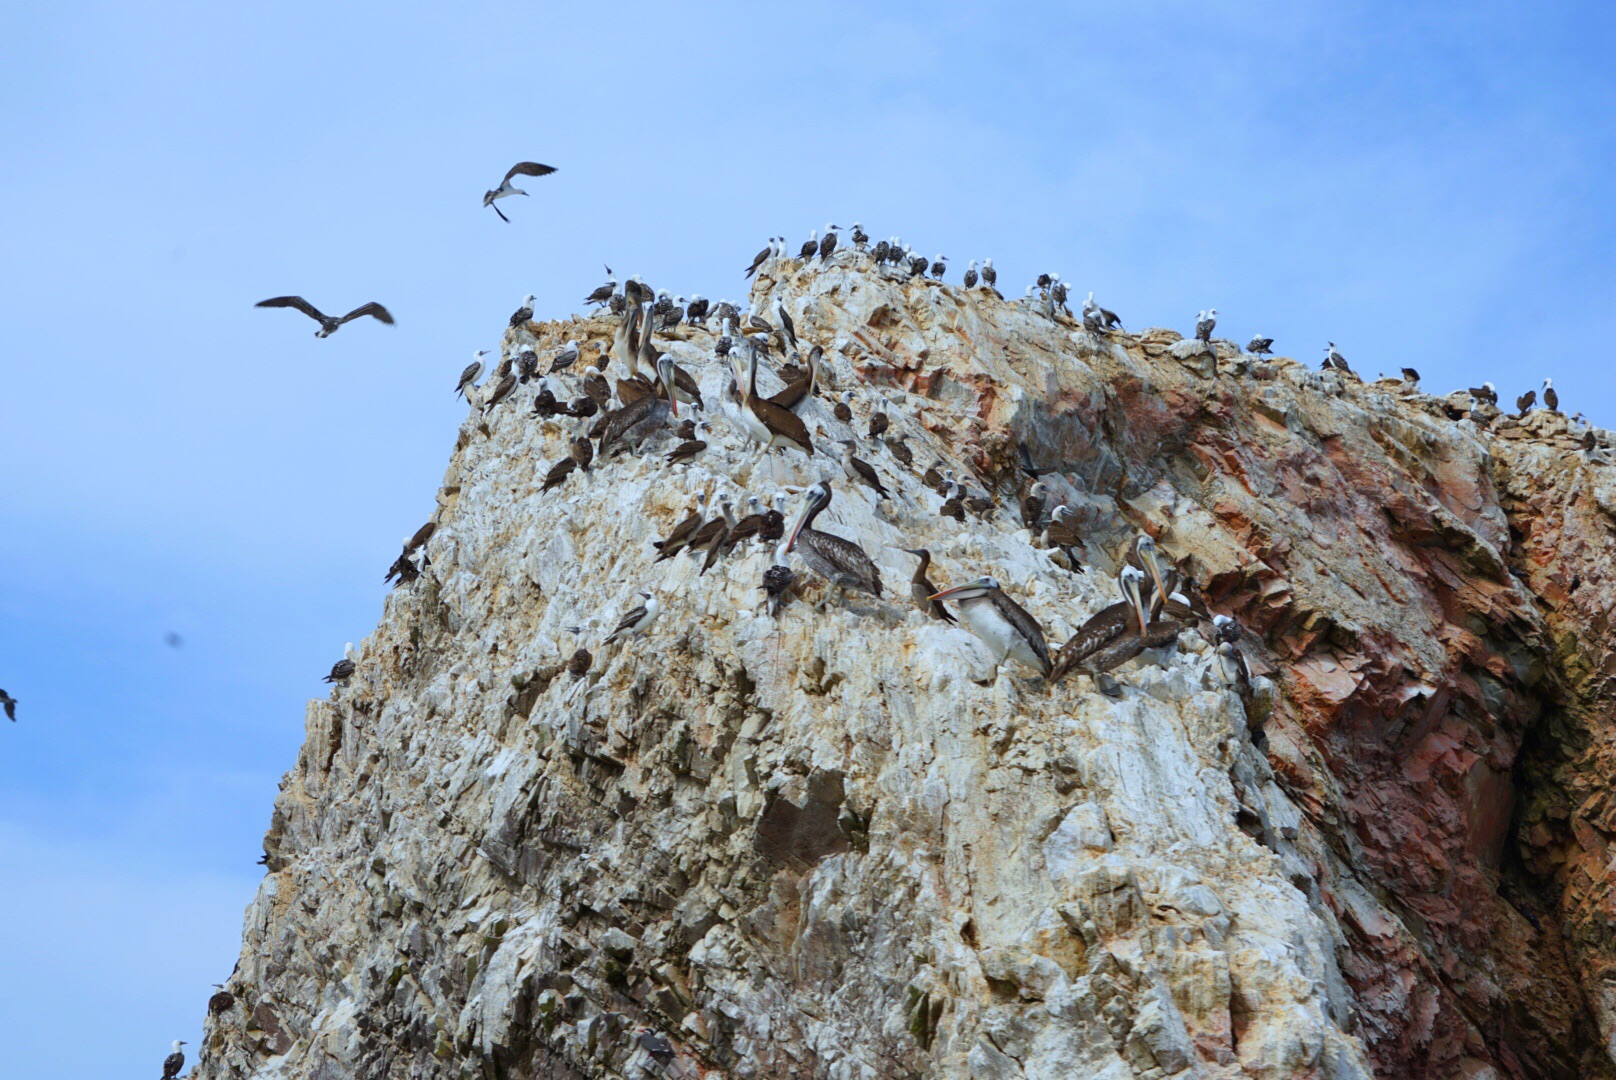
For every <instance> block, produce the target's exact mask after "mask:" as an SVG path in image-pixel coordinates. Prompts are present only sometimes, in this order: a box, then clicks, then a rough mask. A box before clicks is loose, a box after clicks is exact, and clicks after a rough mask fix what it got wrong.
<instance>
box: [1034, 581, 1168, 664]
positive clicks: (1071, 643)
mask: <svg viewBox="0 0 1616 1080" xmlns="http://www.w3.org/2000/svg"><path fill="white" fill-rule="evenodd" d="M1145 581H1146V578H1145V572H1144V571H1143V570H1140V569H1139V568H1138V567H1136V566H1124V567H1123V568H1122V569H1121V570H1120V571H1118V573H1117V591H1118V592H1120V593H1122V600H1121V601H1120V602H1119V603H1115V604H1111V605H1110V606H1108V607H1103V608H1101V609H1100V610H1099V611H1097V612H1095V613H1094V614H1093V615H1092V616H1090V617H1089V620H1088V621H1087V622H1085V623H1084V624H1083V625H1082V626H1080V627H1078V628H1077V633H1075V634H1073V635H1072V636H1071V638H1070V639H1069V640H1068V641H1067V642H1066V644H1064V645H1062V646H1061V647H1060V650H1059V651H1058V652H1057V653H1056V654H1055V677H1056V678H1057V679H1058V678H1060V677H1061V676H1062V675H1065V674H1066V673H1067V672H1068V671H1071V670H1072V669H1073V668H1075V667H1077V665H1078V664H1080V663H1082V662H1083V661H1084V660H1087V659H1088V658H1089V657H1090V656H1092V655H1094V654H1095V653H1097V652H1099V651H1100V650H1101V649H1103V648H1105V647H1106V646H1108V645H1110V644H1111V643H1112V642H1114V641H1116V640H1117V639H1118V638H1120V637H1123V636H1124V635H1127V634H1131V633H1132V632H1133V625H1132V624H1133V622H1134V621H1135V619H1136V618H1137V620H1138V622H1139V633H1140V635H1141V636H1143V634H1144V628H1145V626H1146V624H1147V621H1148V620H1147V619H1146V616H1145V604H1144V596H1143V593H1142V592H1141V590H1142V589H1143V588H1144V584H1145Z"/></svg>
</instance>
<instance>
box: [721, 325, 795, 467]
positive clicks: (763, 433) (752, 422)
mask: <svg viewBox="0 0 1616 1080" xmlns="http://www.w3.org/2000/svg"><path fill="white" fill-rule="evenodd" d="M746 344H747V361H746V362H747V376H746V379H745V381H744V382H741V384H740V385H741V386H742V387H743V390H742V395H741V430H743V431H744V432H746V435H747V437H748V438H749V439H751V440H752V441H753V442H755V443H759V444H760V445H762V447H763V452H764V453H765V454H766V453H768V452H769V449H770V448H771V447H775V446H791V447H795V448H796V449H798V450H801V451H802V452H803V453H805V454H809V455H812V454H813V452H814V443H813V440H812V439H811V438H809V436H808V426H807V425H806V424H804V423H803V422H802V420H801V418H800V417H798V416H797V414H796V413H794V412H792V411H791V410H790V409H784V408H781V407H780V406H779V405H776V404H775V403H774V402H772V401H768V400H766V399H764V398H760V397H758V396H757V369H758V353H757V343H756V342H755V341H753V340H751V339H750V338H748V339H747V343H746ZM736 374H737V379H739V372H737V373H736Z"/></svg>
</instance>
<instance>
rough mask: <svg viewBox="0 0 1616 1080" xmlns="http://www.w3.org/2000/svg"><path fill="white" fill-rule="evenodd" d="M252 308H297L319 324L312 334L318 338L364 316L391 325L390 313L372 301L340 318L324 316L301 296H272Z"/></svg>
mask: <svg viewBox="0 0 1616 1080" xmlns="http://www.w3.org/2000/svg"><path fill="white" fill-rule="evenodd" d="M253 306H254V307H289V308H297V310H299V311H301V312H302V313H303V314H305V315H307V316H308V317H309V318H311V319H313V320H314V321H315V322H317V323H319V324H320V329H318V330H316V331H315V332H314V336H315V337H320V338H323V337H330V336H331V335H332V334H335V333H336V332H337V327H339V326H341V325H342V324H343V323H346V322H353V321H354V320H355V319H358V318H362V317H363V316H365V315H369V316H371V317H373V318H374V319H376V321H377V322H382V323H386V324H387V325H388V326H392V325H393V316H392V313H391V312H389V311H388V310H387V309H386V308H384V307H382V306H381V305H380V304H378V303H376V301H374V300H372V301H371V302H370V303H368V304H363V305H361V306H359V307H356V308H354V309H353V310H352V311H350V312H348V314H346V315H343V316H342V317H340V318H338V317H337V316H335V315H327V314H325V313H324V312H322V311H321V310H320V309H319V308H317V307H315V306H314V305H313V304H311V303H309V302H308V301H307V300H305V299H303V298H302V297H301V296H272V297H270V298H269V299H268V300H260V301H258V303H256V304H254V305H253Z"/></svg>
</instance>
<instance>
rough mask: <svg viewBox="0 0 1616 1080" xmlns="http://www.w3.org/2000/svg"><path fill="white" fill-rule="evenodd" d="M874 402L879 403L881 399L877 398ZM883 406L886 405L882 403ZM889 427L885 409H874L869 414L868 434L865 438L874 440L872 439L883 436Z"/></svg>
mask: <svg viewBox="0 0 1616 1080" xmlns="http://www.w3.org/2000/svg"><path fill="white" fill-rule="evenodd" d="M876 400H877V401H880V400H881V399H880V398H877V399H876ZM885 404H886V403H885V402H884V401H883V402H882V405H885ZM889 426H890V425H889V423H888V422H887V411H886V409H885V408H880V409H876V410H875V411H874V412H872V413H870V432H869V434H868V435H867V436H865V437H866V438H870V439H874V438H877V437H878V436H881V435H884V434H885V433H886V430H887V428H888V427H889Z"/></svg>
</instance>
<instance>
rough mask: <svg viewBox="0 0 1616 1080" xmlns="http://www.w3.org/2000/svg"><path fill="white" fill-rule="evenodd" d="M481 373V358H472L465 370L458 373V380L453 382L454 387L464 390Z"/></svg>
mask: <svg viewBox="0 0 1616 1080" xmlns="http://www.w3.org/2000/svg"><path fill="white" fill-rule="evenodd" d="M482 373H483V362H482V361H481V360H473V361H472V362H471V363H469V364H467V365H466V370H464V371H462V372H461V373H460V381H459V382H458V383H456V384H455V388H456V389H459V390H464V389H465V388H466V387H467V386H468V385H470V384H471V383H472V382H474V381H476V378H477V376H479V375H481V374H482Z"/></svg>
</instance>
